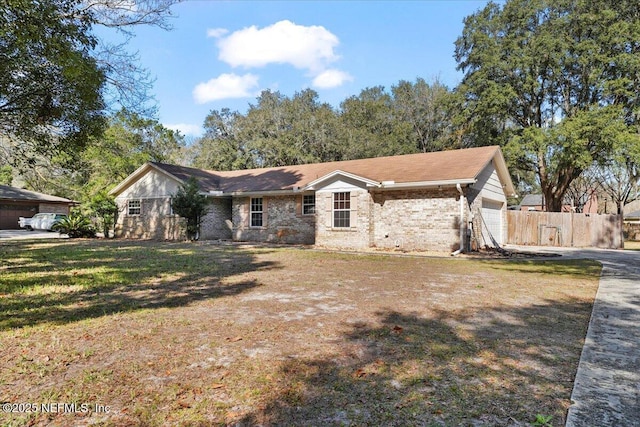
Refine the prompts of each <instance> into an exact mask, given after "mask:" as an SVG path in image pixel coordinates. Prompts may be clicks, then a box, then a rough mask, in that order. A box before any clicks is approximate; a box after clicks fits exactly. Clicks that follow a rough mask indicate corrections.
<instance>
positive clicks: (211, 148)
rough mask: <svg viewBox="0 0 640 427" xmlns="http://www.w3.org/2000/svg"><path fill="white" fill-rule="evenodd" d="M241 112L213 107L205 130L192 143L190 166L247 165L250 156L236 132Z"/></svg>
mask: <svg viewBox="0 0 640 427" xmlns="http://www.w3.org/2000/svg"><path fill="white" fill-rule="evenodd" d="M240 116H241V115H240V113H238V112H237V111H231V110H229V109H228V108H223V109H222V110H220V111H218V110H213V111H211V112H210V113H209V115H207V117H206V119H205V121H204V129H205V134H204V136H202V137H201V138H199V139H198V140H197V141H196V142H195V143H194V145H193V147H192V151H193V158H194V161H193V166H195V167H197V168H202V169H213V170H219V171H226V170H234V169H248V168H251V167H252V166H253V159H252V158H251V155H250V153H249V151H248V148H247V146H246V144H245V143H244V141H243V140H242V139H241V138H240V137H239V136H238V132H239V123H238V121H239V118H240Z"/></svg>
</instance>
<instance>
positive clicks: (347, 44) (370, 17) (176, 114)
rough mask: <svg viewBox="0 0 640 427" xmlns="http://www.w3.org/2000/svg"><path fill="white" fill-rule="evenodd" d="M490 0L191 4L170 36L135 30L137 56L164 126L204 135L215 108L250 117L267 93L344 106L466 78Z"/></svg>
mask: <svg viewBox="0 0 640 427" xmlns="http://www.w3.org/2000/svg"><path fill="white" fill-rule="evenodd" d="M486 3H487V1H486V0H475V1H469V0H464V1H463V0H457V1H445V0H440V1H436V0H432V1H186V2H184V3H180V4H178V5H176V6H174V8H173V9H172V10H173V12H174V14H175V16H176V17H175V18H173V19H172V20H171V23H172V25H173V30H171V31H164V30H161V29H158V28H151V27H144V28H143V27H140V28H137V29H135V38H134V39H133V40H132V41H131V43H130V49H131V50H137V51H138V52H139V55H140V60H141V65H142V66H143V67H145V68H146V69H148V71H149V72H150V74H151V75H152V76H153V77H154V78H155V79H156V81H155V85H154V91H153V93H154V95H155V98H156V100H157V102H158V108H159V111H158V113H159V117H158V118H159V120H160V122H161V123H163V124H164V125H165V126H167V127H169V128H173V129H179V130H181V132H182V133H183V134H185V135H187V136H198V135H199V134H200V133H201V132H202V124H203V122H204V119H205V117H206V116H207V114H209V112H210V111H211V110H220V109H222V108H230V109H232V110H237V111H240V112H245V111H246V110H247V108H248V107H249V104H251V103H255V99H256V96H257V95H258V94H259V93H260V92H261V91H262V90H265V89H272V90H278V91H280V93H282V94H283V95H286V96H289V97H291V96H293V95H294V94H295V93H296V92H298V91H301V90H303V89H306V88H312V89H314V90H316V91H317V92H318V94H319V98H320V100H321V101H322V102H328V103H330V104H332V105H334V106H336V107H337V106H338V105H339V104H340V102H341V101H343V100H344V99H346V98H347V97H349V96H351V95H357V94H359V93H360V91H361V90H362V89H364V88H366V87H372V86H377V85H382V86H384V87H385V88H390V87H391V86H392V85H394V84H396V83H398V82H399V81H400V80H409V81H414V80H415V79H416V78H417V77H422V78H424V79H425V80H427V82H431V81H433V80H434V79H436V78H438V79H439V80H440V81H441V82H442V83H444V84H446V85H447V86H449V87H454V86H455V85H457V84H458V83H459V81H460V79H461V74H460V73H459V72H457V71H456V62H455V60H454V59H453V53H454V42H455V40H456V38H457V37H459V36H460V35H461V34H462V28H463V23H462V21H463V19H464V17H465V16H468V15H470V14H472V13H474V12H475V11H477V10H478V9H481V8H483V7H484V6H485V5H486Z"/></svg>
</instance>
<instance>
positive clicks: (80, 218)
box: [51, 212, 96, 238]
mask: <svg viewBox="0 0 640 427" xmlns="http://www.w3.org/2000/svg"><path fill="white" fill-rule="evenodd" d="M51 229H52V230H54V231H57V232H59V233H64V234H68V235H69V237H71V238H74V237H96V229H95V227H94V226H93V224H92V223H91V221H90V220H89V218H87V217H86V216H84V215H82V214H79V213H76V212H73V213H71V215H69V216H68V217H66V218H63V219H61V220H60V221H58V222H57V223H55V224H54V225H53V227H51Z"/></svg>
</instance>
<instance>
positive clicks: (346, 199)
mask: <svg viewBox="0 0 640 427" xmlns="http://www.w3.org/2000/svg"><path fill="white" fill-rule="evenodd" d="M333 226H334V227H335V228H349V227H351V193H350V192H343V193H333Z"/></svg>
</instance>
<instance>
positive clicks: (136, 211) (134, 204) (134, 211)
mask: <svg viewBox="0 0 640 427" xmlns="http://www.w3.org/2000/svg"><path fill="white" fill-rule="evenodd" d="M140 208H141V203H140V199H136V200H129V204H128V205H127V214H128V215H140Z"/></svg>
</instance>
